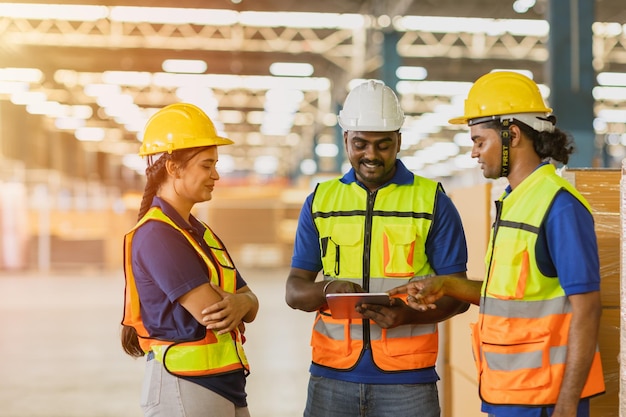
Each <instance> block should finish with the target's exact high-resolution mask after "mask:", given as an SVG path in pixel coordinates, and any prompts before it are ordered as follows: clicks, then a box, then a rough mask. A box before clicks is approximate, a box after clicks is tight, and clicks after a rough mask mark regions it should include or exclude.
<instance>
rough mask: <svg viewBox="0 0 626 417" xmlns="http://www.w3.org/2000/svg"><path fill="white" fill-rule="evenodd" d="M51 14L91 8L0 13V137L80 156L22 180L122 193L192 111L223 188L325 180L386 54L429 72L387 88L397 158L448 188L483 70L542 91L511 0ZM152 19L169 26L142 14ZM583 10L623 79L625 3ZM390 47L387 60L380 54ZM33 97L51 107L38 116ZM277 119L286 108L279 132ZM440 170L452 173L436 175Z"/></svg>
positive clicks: (8, 7) (533, 51)
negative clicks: (294, 66) (217, 163)
mask: <svg viewBox="0 0 626 417" xmlns="http://www.w3.org/2000/svg"><path fill="white" fill-rule="evenodd" d="M60 3H62V4H63V5H65V6H67V5H83V6H89V7H85V8H83V9H81V14H76V13H75V10H74V11H72V12H70V9H67V8H61V9H58V8H51V6H52V5H51V4H45V5H44V4H40V3H39V2H34V1H33V2H28V1H22V2H19V3H0V80H4V81H0V99H1V100H2V107H1V109H2V111H3V112H2V124H3V126H4V133H3V134H4V138H3V140H4V141H6V140H22V139H21V136H22V135H23V133H24V129H25V124H26V126H28V127H29V128H30V129H31V130H32V131H33V132H34V133H30V134H29V135H35V136H37V137H38V142H37V143H39V144H40V145H41V144H43V145H41V146H44V148H45V147H46V146H52V145H49V144H48V145H46V144H45V141H46V140H49V138H60V139H61V140H60V142H62V143H64V145H63V146H64V147H66V148H67V150H68V152H73V153H74V155H75V154H76V150H75V148H77V149H79V150H80V152H82V153H84V154H86V155H91V156H87V157H81V158H77V159H79V160H82V162H80V163H77V165H79V166H81V168H80V169H74V170H73V171H72V169H70V168H68V167H67V165H68V164H67V163H65V164H63V165H62V166H55V165H58V163H55V162H54V161H53V160H51V158H46V157H44V156H42V155H39V156H38V157H36V158H30V157H29V158H30V159H29V158H26V159H27V162H26V168H27V169H28V168H35V169H41V168H51V169H54V168H56V169H61V170H66V171H69V172H68V173H69V174H71V175H79V176H85V175H86V174H90V177H91V178H92V179H93V178H94V177H95V178H99V179H100V180H102V181H104V182H107V183H109V184H111V185H115V184H116V183H118V182H120V181H128V179H129V175H128V173H126V172H125V170H127V169H131V167H137V165H136V161H134V162H133V158H131V157H129V156H128V155H134V154H135V153H136V151H137V148H138V144H139V142H138V140H139V139H138V138H139V137H140V134H141V133H140V131H141V127H143V124H144V123H145V120H146V119H147V117H149V115H150V114H152V113H153V112H154V111H156V110H157V109H158V108H160V107H163V106H165V105H167V104H170V103H173V102H176V101H191V102H195V103H196V104H199V105H201V106H202V107H203V108H205V109H206V110H207V113H209V114H210V115H211V117H212V118H213V119H214V120H215V121H216V122H217V124H218V126H219V127H220V129H221V130H223V132H224V133H225V134H226V135H228V136H229V137H231V138H232V139H233V140H234V141H235V142H236V146H232V147H225V148H224V150H223V152H222V154H221V158H222V159H223V161H224V162H225V163H224V165H223V171H224V173H225V174H223V177H224V176H225V177H227V178H228V177H231V178H245V177H248V176H249V175H254V176H257V177H258V176H263V177H265V178H271V177H280V178H293V177H295V176H298V175H300V174H301V173H302V172H308V173H315V172H318V173H319V172H325V171H326V172H332V171H336V170H337V168H338V167H337V164H338V157H336V156H334V155H335V153H336V152H337V151H338V152H339V154H340V155H341V153H342V149H341V147H340V146H341V144H340V143H339V148H338V149H337V146H336V145H337V144H338V141H337V137H338V132H337V128H336V126H335V118H334V117H333V116H334V115H335V114H336V112H337V109H338V106H340V105H341V103H342V102H343V99H344V98H345V95H346V93H347V91H348V89H349V85H350V81H351V80H354V79H364V78H385V77H384V75H385V74H386V73H385V71H388V67H389V64H390V63H389V62H387V65H385V63H386V62H385V58H384V57H390V58H388V59H394V56H395V57H396V58H395V59H397V62H395V64H397V65H400V66H403V67H419V68H421V69H422V71H423V74H426V76H425V78H424V79H423V80H417V81H416V80H412V81H411V80H405V81H402V80H400V83H399V84H397V85H396V90H397V91H398V93H399V96H400V97H401V101H402V106H403V108H404V110H405V112H406V113H407V123H405V131H404V135H403V138H404V145H405V146H404V149H403V153H402V155H403V156H404V157H406V158H407V163H408V162H409V161H412V162H413V163H415V170H416V171H419V172H421V173H423V174H425V175H429V176H433V177H436V176H449V175H453V174H454V170H455V169H457V170H462V169H463V167H464V166H472V165H471V163H470V164H469V165H468V164H467V159H468V158H467V152H468V151H469V147H468V146H467V145H468V144H467V141H465V142H463V141H462V140H460V139H459V137H458V136H457V133H459V132H460V131H459V130H454V129H452V127H451V126H447V125H446V123H445V120H447V115H448V113H447V112H449V111H451V109H452V108H456V109H458V108H459V107H458V106H459V103H458V98H459V97H462V96H463V95H464V94H466V92H467V89H468V88H469V85H470V83H471V82H473V81H474V80H475V79H476V78H477V77H479V76H480V75H482V74H484V73H486V72H488V71H490V70H492V69H494V68H508V69H519V70H522V69H523V70H528V71H530V72H531V73H532V74H533V76H534V78H535V80H536V81H537V82H539V83H544V82H545V74H544V72H545V64H546V62H547V60H548V53H547V32H546V30H545V27H546V26H545V24H544V25H543V26H542V25H538V26H537V27H535V25H531V23H537V22H540V23H541V21H544V23H545V19H546V7H547V6H546V2H545V1H542V0H538V1H536V2H534V1H533V2H531V4H532V3H534V5H533V6H532V7H530V8H529V9H528V10H527V11H526V12H525V13H518V12H516V11H515V10H514V7H513V6H514V3H516V4H520V3H524V2H523V1H517V2H514V1H508V0H507V1H501V0H466V1H462V2H460V1H458V0H430V1H423V0H420V1H417V0H416V1H412V0H387V1H382V0H341V1H336V0H315V1H302V0H298V1H296V0H235V1H231V0H202V1H201V0H186V1H184V2H181V1H170V0H152V1H150V2H147V1H144V2H140V1H134V2H133V1H130V0H128V1H124V0H113V1H111V0H109V1H91V0H82V1H81V0H76V1H73V0H72V1H70V0H65V1H63V0H61V1H60ZM148 5H149V6H150V8H151V10H148V9H147V8H146V7H147V6H148ZM181 7H183V8H185V9H192V16H191V17H190V16H184V13H183V11H182V10H181V9H180V8H181ZM154 8H164V9H162V10H158V9H157V10H156V11H161V12H165V14H164V15H163V14H161V15H160V16H156V15H153V14H152V12H154V11H155V9H154ZM595 11H596V18H595V20H596V22H600V23H599V24H598V25H597V26H596V27H594V57H595V60H594V68H595V70H596V71H597V72H603V71H609V72H616V73H620V72H621V73H626V34H625V33H624V32H625V31H626V29H625V28H624V26H623V25H624V23H626V8H624V7H623V0H598V1H597V2H596V5H595ZM253 12H258V13H253ZM304 13H316V15H305V14H304ZM155 16H156V17H155ZM434 17H440V18H444V17H445V18H450V19H440V20H435V19H433V18H434ZM318 18H321V21H320V20H319V19H318ZM454 18H464V19H454ZM506 19H515V20H512V21H509V20H506ZM503 25H504V26H503ZM526 29H529V30H526ZM530 29H532V30H530ZM389 45H393V46H394V47H395V48H396V50H397V53H398V55H395V53H393V54H391V55H390V54H389V53H388V51H386V50H385V48H389ZM166 60H197V61H201V62H204V63H205V64H206V68H201V70H200V71H199V73H197V74H181V73H180V72H178V73H172V72H166V71H165V70H164V66H163V63H164V61H166ZM274 63H300V64H310V65H311V70H312V73H311V74H310V75H308V76H304V77H303V76H285V75H282V76H280V75H279V76H276V75H273V74H272V73H271V72H270V68H272V64H274ZM391 64H393V62H392V63H391ZM15 68H17V69H18V70H14V69H15ZM28 68H30V69H34V71H27V70H26V69H28ZM16 73H17V75H16ZM11 77H13V78H11ZM20 77H21V78H23V79H22V80H13V79H14V78H20ZM387 79H388V78H387ZM7 80H8V81H11V80H13V81H20V82H21V84H15V83H13V84H10V85H9V84H7ZM16 85H18V86H17V87H16ZM451 89H452V91H454V93H450V91H451ZM103 91H106V93H107V94H108V95H104V93H103ZM23 93H28V94H23ZM111 94H113V96H114V97H115V99H113V98H112V96H111ZM32 99H34V100H40V101H43V102H44V103H39V104H47V106H48V107H47V109H46V107H45V106H44V107H43V108H44V110H37V109H36V106H34V105H33V103H32V101H28V100H32ZM455 106H456V107H455ZM604 107H607V108H611V109H618V110H619V109H621V110H623V109H626V102H625V101H624V100H623V99H622V101H620V99H619V98H618V99H614V100H612V101H611V100H608V101H606V100H598V101H597V106H596V111H598V109H599V108H604ZM276 108H279V109H278V110H280V111H282V112H283V113H278V116H277V117H278V120H277V119H276V115H275V114H274V110H275V109H276ZM444 119H445V120H444ZM442 120H444V121H443V122H442ZM12 123H13V124H16V126H13V127H11V128H8V129H7V127H6V126H7V125H10V124H12ZM617 125H619V124H616V126H617ZM614 128H615V129H617V130H616V133H623V132H621V131H619V129H620V127H619V126H617V127H614ZM15 132H20V134H19V135H18V134H16V133H15ZM18 136H19V138H18ZM47 138H48V139H47ZM455 139H456V142H455ZM333 146H335V148H334V149H333ZM451 148H452V149H451ZM16 149H17V150H16ZM19 149H20V146H19V144H16V145H11V146H7V144H3V153H4V157H5V158H11V157H15V155H18V157H19V156H20V155H23V154H24V152H26V151H25V150H23V149H22V151H19ZM316 149H317V152H316ZM20 152H22V153H20ZM42 152H43V153H50V154H53V155H54V154H55V152H53V151H50V152H46V151H45V150H44V151H40V152H39V154H41V153H42ZM433 152H434V153H435V154H436V155H434V154H433ZM433 155H434V156H433ZM424 158H427V163H425V162H424ZM452 158H456V161H457V162H458V163H457V164H456V168H454V169H450V166H452V165H451V164H448V168H445V167H444V166H443V163H445V162H446V160H451V159H452ZM74 161H76V158H75V159H74ZM303 161H307V162H309V164H308V165H303V164H302V162H303ZM437 161H438V162H439V164H438V165H436V164H431V163H430V162H437ZM448 162H449V161H448ZM311 164H312V166H313V168H311ZM112 167H113V168H112ZM437 167H438V168H439V169H437ZM429 169H430V170H429ZM308 170H310V171H308ZM139 171H141V168H139Z"/></svg>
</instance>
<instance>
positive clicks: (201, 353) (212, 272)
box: [122, 207, 249, 376]
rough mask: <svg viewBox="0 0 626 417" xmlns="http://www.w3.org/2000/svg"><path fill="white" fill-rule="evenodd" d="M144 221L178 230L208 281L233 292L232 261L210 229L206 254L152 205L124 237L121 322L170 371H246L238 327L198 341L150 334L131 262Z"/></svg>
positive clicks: (188, 373) (186, 373)
mask: <svg viewBox="0 0 626 417" xmlns="http://www.w3.org/2000/svg"><path fill="white" fill-rule="evenodd" d="M147 221H161V222H164V223H166V224H168V225H170V226H171V227H173V228H174V229H176V230H177V231H179V232H180V233H181V234H182V235H183V236H184V237H185V238H186V239H187V240H188V241H189V243H190V244H191V246H192V247H193V248H194V249H195V251H196V252H197V253H198V255H199V256H200V257H201V258H202V259H203V260H204V262H205V263H206V265H207V267H208V269H209V278H210V280H211V282H212V283H214V284H215V285H218V286H220V287H221V288H222V289H223V290H224V291H226V292H229V293H234V292H235V291H236V271H235V267H234V264H233V262H232V260H231V258H230V255H229V254H228V252H227V251H226V248H225V247H224V245H223V244H222V242H221V241H220V240H219V238H218V237H217V236H216V235H215V234H213V232H212V231H211V229H209V227H208V226H206V225H204V226H205V227H206V230H205V233H204V236H203V238H204V241H205V242H206V243H207V245H208V246H209V248H210V251H211V257H209V256H207V254H206V253H205V252H204V250H203V249H202V247H201V246H200V244H199V243H198V242H196V240H195V239H194V238H193V236H191V234H190V233H189V232H188V231H186V230H184V229H181V228H180V227H178V226H177V225H176V224H175V223H174V222H173V221H172V220H171V219H170V218H169V217H167V216H166V215H165V213H163V211H161V209H159V208H158V207H152V208H151V209H150V210H149V211H148V212H147V213H146V215H145V216H144V217H143V218H142V219H141V220H140V221H139V222H138V223H137V224H136V225H135V227H133V229H131V230H130V232H128V233H127V234H126V236H125V238H124V274H125V278H126V288H125V292H124V298H125V302H124V318H123V321H122V324H124V325H127V326H132V327H134V328H135V330H136V331H137V335H138V336H139V343H140V345H141V348H142V349H143V351H144V352H146V353H148V352H149V351H152V352H153V353H154V357H155V359H156V360H158V361H159V362H161V363H163V366H164V367H165V368H166V369H167V370H168V371H169V372H170V373H172V374H175V375H180V376H203V375H216V374H221V373H226V372H231V371H235V370H237V369H245V370H246V372H248V371H249V365H248V360H247V358H246V355H245V352H244V350H243V342H242V336H241V333H240V332H239V330H233V331H231V332H230V333H227V334H221V335H218V334H217V332H214V331H206V335H205V337H204V338H202V339H200V340H160V339H155V338H152V337H150V334H149V332H148V331H147V330H146V328H145V327H144V324H143V321H142V318H141V301H140V299H139V294H138V293H137V286H136V284H135V276H134V274H133V269H132V262H131V254H132V252H131V248H132V239H133V236H134V234H135V231H136V230H137V228H139V226H141V225H142V224H144V223H145V222H147Z"/></svg>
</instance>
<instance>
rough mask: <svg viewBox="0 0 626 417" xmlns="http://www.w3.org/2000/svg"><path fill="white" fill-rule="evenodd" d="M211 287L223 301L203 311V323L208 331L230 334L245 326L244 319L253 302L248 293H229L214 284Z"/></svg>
mask: <svg viewBox="0 0 626 417" xmlns="http://www.w3.org/2000/svg"><path fill="white" fill-rule="evenodd" d="M211 287H212V288H213V290H215V291H216V292H217V293H218V294H219V295H220V296H221V297H222V300H221V301H218V302H217V303H215V304H212V305H211V306H209V307H207V308H205V309H204V310H202V315H203V317H202V321H203V323H205V324H206V328H207V329H208V330H216V331H217V334H224V333H229V332H231V331H233V330H234V329H235V328H237V327H238V326H241V325H242V324H243V317H244V316H245V315H246V313H247V312H248V311H249V310H250V308H252V306H253V301H252V299H251V298H250V296H249V295H248V293H240V294H237V293H235V294H233V293H229V292H226V291H224V290H222V288H220V287H219V286H217V285H215V284H213V283H211ZM240 328H241V327H240Z"/></svg>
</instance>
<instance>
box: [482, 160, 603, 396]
mask: <svg viewBox="0 0 626 417" xmlns="http://www.w3.org/2000/svg"><path fill="white" fill-rule="evenodd" d="M563 189H564V190H567V192H570V193H571V194H572V195H573V196H574V197H576V198H577V199H578V200H580V202H581V203H583V204H584V205H585V207H587V209H589V210H590V211H591V209H590V207H589V204H588V203H587V201H586V200H585V199H584V198H583V197H582V196H581V195H580V193H578V191H576V189H575V188H574V187H573V186H572V185H571V184H570V183H569V182H567V181H566V180H564V179H563V178H561V177H559V176H557V175H556V173H555V168H554V166H552V165H550V164H547V165H544V166H541V167H540V168H538V169H537V170H535V171H534V172H533V173H532V174H531V175H530V176H529V177H528V178H526V179H525V180H524V181H523V182H522V183H521V184H520V185H519V186H518V187H517V188H515V190H514V191H513V192H512V193H511V194H509V195H508V197H506V198H504V196H502V197H501V198H500V200H499V201H497V202H496V208H497V213H496V221H495V223H494V227H493V229H492V231H491V239H490V244H489V247H488V250H487V255H486V257H485V263H486V265H487V273H486V278H485V280H484V282H483V287H482V298H481V302H480V310H479V318H478V322H477V323H475V324H473V331H472V340H473V350H474V358H475V360H476V366H477V370H478V375H479V393H480V397H481V398H482V399H483V400H484V401H485V402H487V403H491V404H509V405H552V404H555V403H556V401H557V397H558V394H559V390H560V387H561V382H562V380H563V375H564V371H565V360H566V356H567V342H568V335H569V327H570V322H571V318H572V310H571V305H570V303H569V300H568V298H567V296H566V295H565V292H564V290H563V288H562V287H561V285H560V283H559V280H558V278H557V277H547V276H545V275H543V274H542V273H541V271H540V270H539V267H538V266H537V262H536V253H535V249H536V243H537V237H538V233H539V229H540V227H541V225H542V223H543V222H544V220H545V218H546V216H547V213H548V210H549V208H550V206H551V205H552V202H553V200H554V198H555V196H556V194H557V193H558V192H559V191H560V190H563ZM602 392H604V378H603V375H602V364H601V362H600V354H599V352H598V351H597V349H596V353H595V356H594V359H593V364H592V367H591V371H590V372H589V376H588V378H587V382H586V384H585V387H584V389H583V392H582V395H581V398H586V397H590V396H593V395H596V394H599V393H602Z"/></svg>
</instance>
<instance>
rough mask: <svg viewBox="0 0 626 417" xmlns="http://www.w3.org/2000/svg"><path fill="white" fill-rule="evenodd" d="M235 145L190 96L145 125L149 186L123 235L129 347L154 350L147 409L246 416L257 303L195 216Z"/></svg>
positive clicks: (144, 398) (134, 351)
mask: <svg viewBox="0 0 626 417" xmlns="http://www.w3.org/2000/svg"><path fill="white" fill-rule="evenodd" d="M232 143H233V142H232V141H231V140H230V139H226V138H223V137H220V136H218V135H217V132H216V130H215V127H214V125H213V123H212V121H211V119H209V117H208V116H207V115H206V114H205V113H204V112H203V111H202V110H201V109H199V108H198V107H196V106H194V105H191V104H186V103H177V104H172V105H169V106H167V107H164V108H163V109H161V110H159V111H158V112H157V113H155V114H154V115H153V116H152V117H151V118H150V120H148V122H147V124H146V127H145V130H144V135H143V143H142V145H141V149H140V152H139V154H140V155H141V156H146V157H147V161H148V167H147V168H146V176H147V183H146V187H145V191H144V195H143V199H142V202H141V207H140V209H139V215H138V218H139V220H138V222H137V225H135V227H134V228H133V229H132V230H131V231H130V232H128V233H127V234H126V236H125V239H124V258H125V262H124V273H125V277H126V289H125V306H124V319H123V321H122V324H123V328H122V346H123V348H124V351H125V352H126V353H128V354H129V355H131V356H133V357H141V356H144V355H146V356H147V362H146V371H145V377H144V382H143V389H142V394H141V408H142V410H143V412H144V415H145V416H167V417H195V416H220V417H246V416H249V412H248V408H247V403H246V392H245V383H246V376H247V374H248V373H249V365H248V361H247V359H246V356H245V353H244V351H243V347H242V344H243V335H242V333H243V330H244V325H243V323H244V322H247V323H249V322H251V321H252V320H254V318H255V316H256V314H257V311H258V308H259V303H258V300H257V298H256V296H255V295H254V293H252V291H251V290H250V289H249V288H248V286H247V285H246V282H245V281H244V279H243V278H242V277H241V275H240V274H239V272H238V271H237V270H236V268H235V266H234V263H233V261H232V259H231V257H230V255H229V254H228V251H227V250H226V248H225V247H224V244H223V243H222V241H221V240H220V239H219V238H218V237H217V236H216V235H215V234H214V233H213V231H212V230H211V229H210V228H209V227H208V226H207V225H206V224H204V223H203V222H201V221H200V220H198V219H196V218H195V217H194V216H193V215H192V214H191V210H192V208H193V206H194V205H195V204H196V203H199V202H202V201H208V200H210V199H211V195H212V192H213V187H214V186H215V182H216V181H217V180H218V179H219V174H218V172H217V170H216V164H217V160H218V151H217V147H218V146H221V145H229V144H232Z"/></svg>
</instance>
